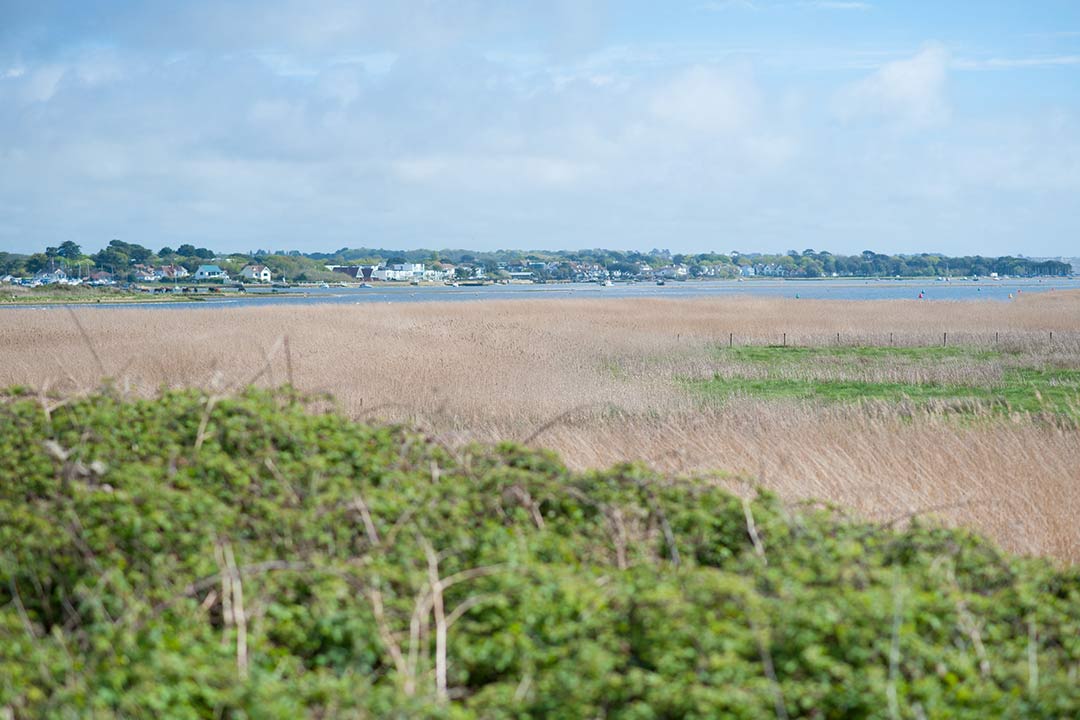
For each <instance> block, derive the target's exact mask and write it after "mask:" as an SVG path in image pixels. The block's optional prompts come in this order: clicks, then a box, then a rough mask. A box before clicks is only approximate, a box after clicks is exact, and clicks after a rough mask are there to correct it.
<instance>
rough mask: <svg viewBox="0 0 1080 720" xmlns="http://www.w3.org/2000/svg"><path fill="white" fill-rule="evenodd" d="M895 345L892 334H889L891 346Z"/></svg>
mask: <svg viewBox="0 0 1080 720" xmlns="http://www.w3.org/2000/svg"><path fill="white" fill-rule="evenodd" d="M892 344H893V340H892V333H889V345H892Z"/></svg>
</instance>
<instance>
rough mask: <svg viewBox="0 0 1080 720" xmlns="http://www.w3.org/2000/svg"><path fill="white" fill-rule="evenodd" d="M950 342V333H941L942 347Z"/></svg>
mask: <svg viewBox="0 0 1080 720" xmlns="http://www.w3.org/2000/svg"><path fill="white" fill-rule="evenodd" d="M948 344H949V333H942V334H941V347H945V346H946V345H948Z"/></svg>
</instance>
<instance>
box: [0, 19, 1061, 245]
mask: <svg viewBox="0 0 1080 720" xmlns="http://www.w3.org/2000/svg"><path fill="white" fill-rule="evenodd" d="M1078 207H1080V2H1076V0H1012V1H1006V0H977V1H976V0H971V1H965V0H952V1H950V2H941V1H940V0H685V1H680V0H666V1H665V2H653V1H652V0H623V1H621V2H620V1H618V0H546V1H545V0H517V1H514V2H511V1H502V2H496V1H494V0H492V1H488V0H395V2H383V1H378V2H376V1H368V0H326V1H324V2H317V1H313V0H239V1H236V2H229V1H228V0H188V1H186V2H155V1H151V0H146V1H145V2H134V1H131V0H126V1H125V0H97V1H96V2H86V1H85V0H67V1H61V2H52V1H50V0H0V250H5V251H10V252H35V251H40V250H41V249H43V248H44V247H45V246H46V245H59V243H61V242H63V241H65V240H74V241H75V242H77V243H79V244H80V245H82V246H83V248H84V249H89V250H94V249H97V248H100V247H101V246H103V245H105V244H107V243H108V241H109V240H110V239H113V238H118V239H121V240H124V241H126V242H134V243H139V244H142V245H146V246H148V247H151V248H154V249H158V248H160V247H162V246H172V247H176V246H177V245H179V244H183V243H192V244H195V245H199V246H206V247H211V248H213V249H215V250H217V251H219V252H223V251H240V252H244V251H248V250H255V249H268V250H274V249H298V250H303V251H328V250H335V249H337V248H340V247H360V246H366V247H390V248H417V247H428V248H445V247H465V248H471V249H477V250H494V249H501V248H522V249H525V248H535V249H574V248H586V247H608V248H621V249H638V250H648V249H651V248H667V249H670V250H672V251H673V252H702V251H715V252H730V251H733V250H739V251H742V252H752V251H761V252H784V251H786V250H789V249H797V250H803V249H807V248H814V249H817V250H829V251H832V252H843V253H857V252H861V251H862V250H865V249H873V250H875V251H878V252H931V251H933V252H946V253H950V254H976V253H978V254H984V255H1003V254H1017V253H1020V254H1025V255H1029V256H1059V255H1080V212H1078V210H1077V208H1078Z"/></svg>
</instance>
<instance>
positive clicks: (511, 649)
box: [0, 391, 1080, 719]
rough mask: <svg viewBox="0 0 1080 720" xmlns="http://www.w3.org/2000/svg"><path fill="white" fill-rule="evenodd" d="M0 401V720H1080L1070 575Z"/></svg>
mask: <svg viewBox="0 0 1080 720" xmlns="http://www.w3.org/2000/svg"><path fill="white" fill-rule="evenodd" d="M0 402H2V403H3V404H2V405H0V715H2V714H3V712H6V713H7V714H8V716H10V717H15V718H38V717H45V718H52V717H55V718H67V717H152V716H158V717H169V718H204V717H205V718H211V717H215V718H217V717H230V718H245V717H246V718H278V717H280V718H295V717H302V716H310V717H373V718H374V717H379V718H381V717H433V718H434V717H451V718H471V717H485V718H487V717H490V718H527V717H566V718H584V717H608V718H628V719H629V718H633V719H638V718H641V719H644V718H716V717H730V718H761V717H777V716H781V717H783V716H787V717H807V718H864V717H865V718H870V717H882V718H889V717H903V718H916V717H951V718H985V717H1025V718H1031V717H1045V718H1066V717H1077V716H1080V682H1078V678H1077V669H1078V665H1080V574H1078V573H1077V571H1076V570H1075V569H1065V570H1063V569H1060V568H1055V567H1054V566H1052V565H1051V564H1050V563H1048V562H1046V561H1042V560H1038V559H1024V558H1016V557H1010V556H1007V555H1004V554H1002V553H1001V552H1000V551H998V550H997V549H996V548H995V547H994V546H992V545H991V544H989V543H988V542H986V541H985V540H982V539H981V538H979V537H976V536H974V535H972V534H970V533H967V532H964V531H959V530H945V529H941V528H938V527H934V526H932V525H926V524H916V525H913V526H911V527H908V528H906V529H903V530H893V529H889V528H883V527H879V526H874V525H871V524H867V523H860V522H853V521H850V520H846V519H844V518H842V517H840V516H839V515H838V514H837V513H836V512H833V511H829V510H821V509H813V508H811V507H809V506H807V507H801V508H791V507H787V506H785V505H783V504H781V503H780V502H779V501H778V500H777V499H776V498H774V497H771V496H769V495H765V494H762V495H759V497H757V498H756V499H755V500H754V501H753V502H748V503H744V502H743V501H742V500H740V499H739V498H737V497H735V496H733V495H731V494H729V493H727V492H725V491H723V490H721V489H719V488H717V487H715V484H714V483H710V482H709V481H707V480H672V479H666V478H662V477H658V476H655V475H653V474H652V473H650V472H648V471H647V470H645V469H643V468H640V467H636V466H624V467H616V468H613V469H611V470H609V471H606V472H599V473H587V474H575V473H571V472H569V471H567V470H566V468H565V467H564V466H563V465H562V464H561V463H560V462H559V460H558V459H557V458H556V457H555V456H553V455H551V454H549V453H544V452H536V451H532V450H526V449H523V448H521V447H517V446H513V445H500V446H498V447H495V448H481V447H475V448H471V449H469V450H467V451H461V452H454V451H450V450H448V449H446V448H443V447H442V446H440V445H439V444H438V443H436V442H435V441H434V440H432V439H430V438H426V437H424V436H422V435H420V434H417V433H415V432H412V431H410V430H407V429H403V428H398V427H372V426H366V425H359V424H356V423H353V422H350V421H348V420H345V419H343V418H341V417H340V416H338V415H336V414H333V413H319V412H316V411H315V410H314V408H313V407H312V406H310V405H309V404H308V403H306V402H304V401H302V400H301V399H299V398H297V397H296V396H295V395H294V394H292V393H291V392H289V391H282V392H278V393H265V392H256V391H250V392H247V393H245V394H243V395H241V396H238V397H233V398H228V399H218V398H211V397H208V396H206V395H203V394H200V393H197V392H193V391H186V392H169V393H165V394H164V395H162V396H161V397H159V398H157V399H154V400H138V401H130V400H124V399H122V398H120V397H117V396H116V395H115V394H113V393H109V392H106V393H104V394H101V395H96V396H93V397H88V398H84V399H80V400H72V401H70V402H68V403H66V404H62V405H59V406H58V407H52V406H49V407H50V410H49V411H46V409H45V408H46V406H47V405H48V403H49V401H44V404H43V402H42V401H40V400H38V399H33V398H31V397H29V396H27V395H26V394H25V393H22V392H16V393H9V394H8V395H7V396H6V397H4V398H3V400H2V401H0ZM440 617H441V618H442V619H443V620H444V622H443V623H440V622H439V618H440ZM444 625H445V629H444V628H443V626H444Z"/></svg>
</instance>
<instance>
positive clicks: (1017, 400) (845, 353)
mask: <svg viewBox="0 0 1080 720" xmlns="http://www.w3.org/2000/svg"><path fill="white" fill-rule="evenodd" d="M719 355H720V356H721V357H723V358H726V359H729V360H734V361H735V362H737V363H739V364H742V365H745V366H746V368H747V369H748V370H749V369H751V368H754V369H760V368H762V367H764V368H765V369H766V371H767V376H766V377H764V378H761V377H758V376H755V377H740V376H738V375H735V376H726V377H724V376H720V375H717V376H715V377H714V378H712V379H710V380H704V381H688V382H686V383H685V384H686V386H687V387H689V388H690V389H691V390H692V391H694V392H696V393H698V394H700V395H702V396H703V397H706V398H709V399H714V400H715V399H720V400H723V399H726V398H728V397H731V396H732V395H750V396H754V397H761V398H767V399H793V400H809V401H821V402H857V401H860V400H875V401H884V402H894V403H898V402H901V401H910V402H915V403H921V404H926V403H929V402H932V401H942V402H949V403H954V404H958V405H960V406H963V405H965V404H971V403H972V402H973V403H975V404H977V405H979V406H982V407H985V408H987V409H991V410H994V411H999V412H1023V413H1051V414H1056V415H1063V416H1068V417H1072V418H1080V370H1073V369H1061V368H1025V367H1011V368H1006V369H1005V370H1004V371H1003V373H1002V377H1001V380H1000V382H997V383H994V384H987V385H963V384H946V383H902V382H870V381H860V380H834V379H814V378H812V377H810V378H807V377H803V378H798V377H796V378H793V377H791V376H790V375H791V372H790V371H791V370H799V369H802V370H805V371H806V374H810V375H812V373H813V369H814V365H817V366H819V367H821V366H822V361H825V362H826V363H831V364H832V365H833V366H835V364H836V363H834V362H833V361H838V362H839V364H840V365H841V367H843V366H845V365H850V366H852V367H867V366H870V365H872V364H879V365H882V366H884V365H887V364H891V365H893V366H898V365H899V366H904V367H911V366H918V365H919V364H925V363H935V362H941V361H943V360H960V361H965V362H971V363H980V362H989V361H994V360H999V359H1001V358H1003V357H1004V355H1003V354H1002V353H999V352H997V351H991V350H984V349H978V348H966V347H903V348H893V347H831V348H804V347H778V346H757V347H739V348H731V349H726V348H725V349H722V350H720V351H719ZM781 372H784V373H785V374H784V375H780V373H781ZM749 374H750V373H748V375H749ZM960 409H964V408H963V407H961V408H960Z"/></svg>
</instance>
